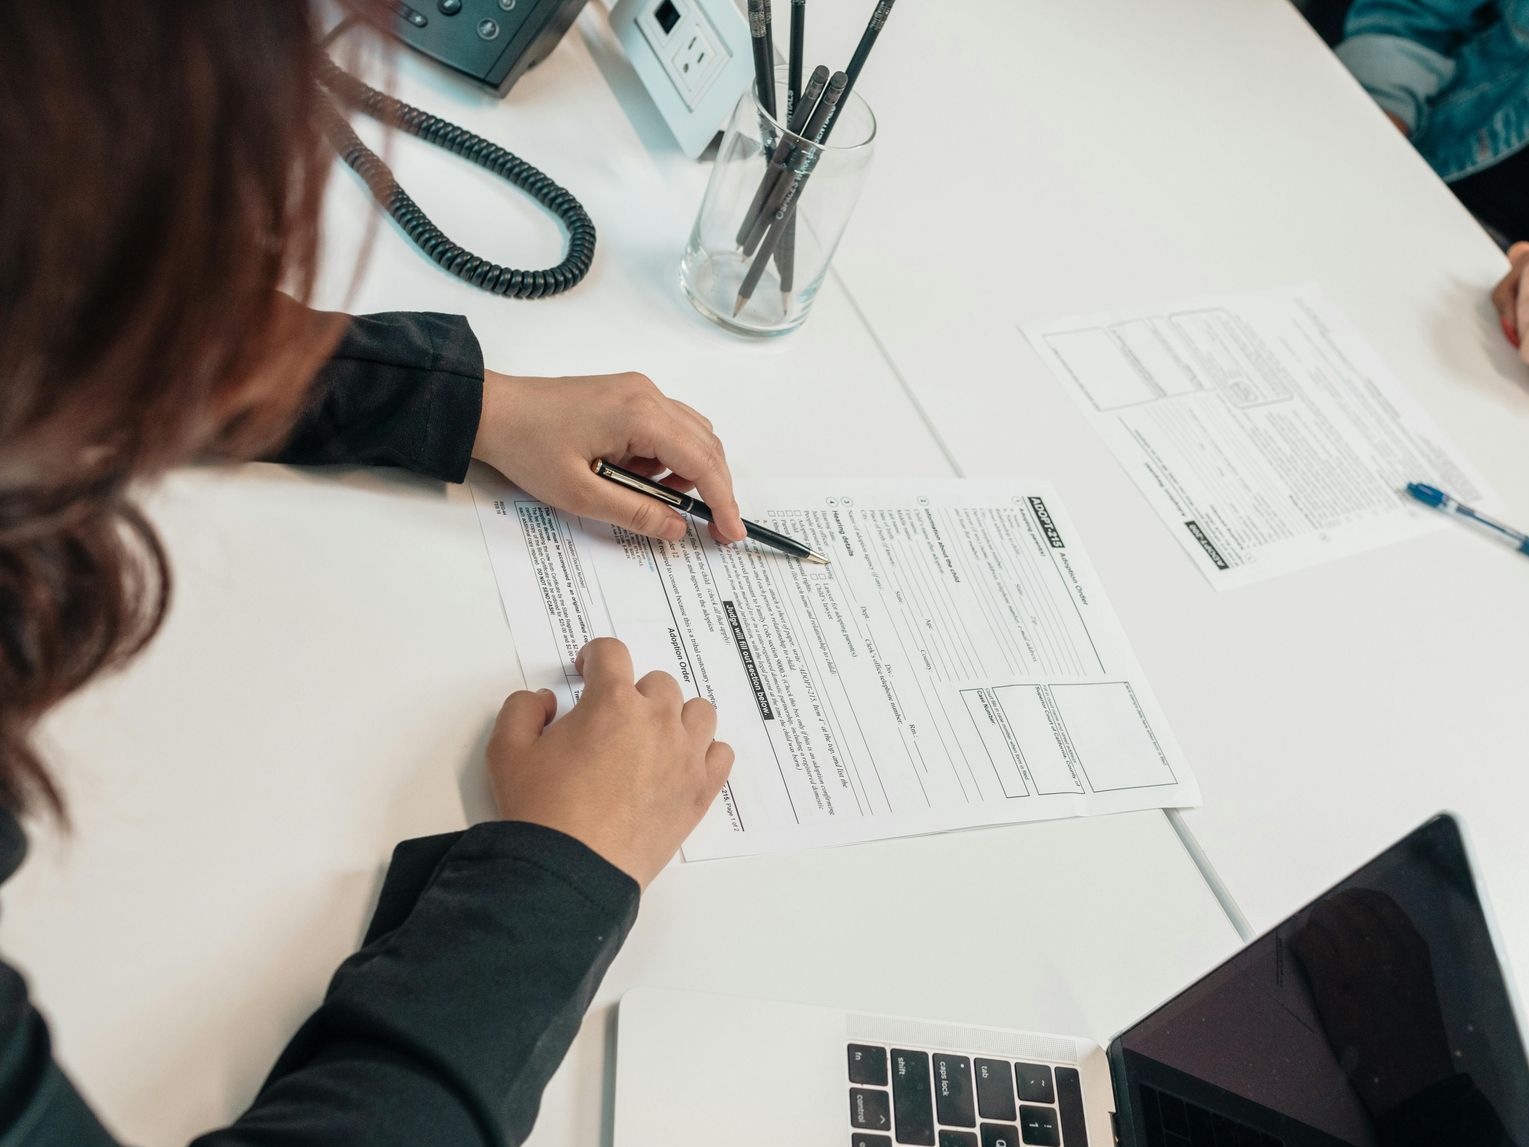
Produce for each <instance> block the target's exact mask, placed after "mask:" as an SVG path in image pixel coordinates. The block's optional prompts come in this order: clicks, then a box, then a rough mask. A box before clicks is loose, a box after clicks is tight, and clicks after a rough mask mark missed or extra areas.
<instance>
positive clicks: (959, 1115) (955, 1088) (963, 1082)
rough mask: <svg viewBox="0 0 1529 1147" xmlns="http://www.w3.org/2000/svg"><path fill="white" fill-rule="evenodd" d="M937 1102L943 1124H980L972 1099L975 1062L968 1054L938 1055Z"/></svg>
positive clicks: (936, 1075)
mask: <svg viewBox="0 0 1529 1147" xmlns="http://www.w3.org/2000/svg"><path fill="white" fill-rule="evenodd" d="M934 1106H935V1110H936V1111H938V1112H939V1116H940V1124H941V1126H946V1127H975V1126H977V1109H976V1105H975V1104H974V1103H973V1102H972V1063H971V1060H969V1059H967V1058H966V1057H965V1056H964V1055H936V1056H935V1057H934Z"/></svg>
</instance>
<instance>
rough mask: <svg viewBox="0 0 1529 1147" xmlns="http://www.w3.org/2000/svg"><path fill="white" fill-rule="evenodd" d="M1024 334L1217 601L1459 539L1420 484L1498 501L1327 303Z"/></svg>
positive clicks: (1264, 300) (1283, 295) (1300, 294)
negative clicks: (1389, 551) (1236, 589)
mask: <svg viewBox="0 0 1529 1147" xmlns="http://www.w3.org/2000/svg"><path fill="white" fill-rule="evenodd" d="M1024 329H1025V333H1026V334H1027V335H1028V336H1029V338H1030V341H1031V343H1032V344H1033V345H1034V346H1035V348H1036V350H1037V351H1038V352H1039V353H1040V355H1041V357H1042V358H1043V359H1044V360H1045V361H1046V364H1047V365H1048V366H1049V367H1050V368H1051V371H1052V373H1053V374H1054V375H1055V376H1056V377H1057V378H1058V379H1059V380H1060V381H1061V382H1062V384H1063V386H1065V387H1066V388H1067V390H1068V391H1069V392H1071V394H1072V395H1073V397H1074V398H1075V399H1076V400H1077V402H1078V403H1079V405H1080V406H1081V407H1082V408H1083V411H1084V413H1085V415H1086V416H1087V417H1088V419H1089V421H1091V422H1092V423H1093V424H1094V425H1095V426H1096V427H1097V428H1098V430H1099V432H1100V433H1101V434H1102V435H1103V436H1104V438H1105V441H1106V442H1108V443H1109V446H1110V449H1111V451H1113V452H1114V454H1115V457H1116V459H1117V460H1118V461H1119V462H1120V464H1121V465H1122V466H1124V467H1125V469H1126V471H1127V472H1128V473H1129V474H1130V475H1131V477H1132V478H1133V479H1135V481H1136V484H1137V486H1138V487H1140V489H1141V491H1142V493H1143V494H1145V495H1146V497H1147V500H1148V501H1149V502H1151V503H1152V506H1153V508H1154V509H1155V510H1156V511H1157V513H1158V515H1159V516H1160V517H1161V518H1162V519H1163V521H1164V522H1166V523H1167V524H1168V526H1169V528H1170V529H1171V530H1172V531H1173V533H1174V536H1175V537H1177V538H1178V539H1179V543H1180V544H1181V545H1182V546H1183V547H1184V549H1185V551H1186V552H1188V554H1189V555H1190V557H1191V558H1192V559H1193V560H1194V562H1195V564H1196V565H1197V566H1198V567H1199V568H1200V570H1201V572H1202V573H1204V574H1205V576H1206V577H1207V578H1209V579H1210V581H1211V583H1212V584H1213V585H1216V586H1217V587H1219V588H1223V589H1225V588H1230V587H1233V586H1238V585H1245V584H1247V583H1249V582H1255V581H1261V580H1262V579H1264V578H1268V577H1273V576H1275V575H1277V574H1282V573H1289V572H1291V571H1293V570H1297V569H1301V568H1304V567H1306V566H1311V565H1316V564H1317V563H1319V562H1323V561H1328V560H1330V559H1332V558H1337V557H1342V556H1344V555H1347V554H1352V553H1357V552H1359V551H1361V550H1365V549H1370V548H1372V547H1374V546H1378V545H1383V544H1385V543H1387V542H1394V541H1401V540H1402V539H1404V538H1412V537H1417V536H1418V535H1420V534H1426V533H1429V532H1431V531H1433V530H1438V529H1446V528H1448V527H1447V526H1446V525H1445V524H1444V522H1443V515H1441V514H1437V513H1435V512H1433V511H1432V510H1425V509H1423V508H1421V507H1419V506H1418V505H1417V504H1416V503H1415V502H1413V501H1412V500H1411V499H1409V498H1408V497H1407V496H1406V494H1405V493H1404V490H1405V488H1406V485H1407V483H1408V482H1427V483H1430V484H1432V485H1436V486H1438V487H1439V488H1441V489H1444V490H1448V491H1449V492H1450V493H1451V494H1452V495H1454V496H1455V497H1456V498H1459V499H1460V500H1461V501H1463V502H1467V503H1472V504H1475V505H1478V506H1482V507H1484V508H1489V507H1490V505H1491V503H1492V501H1493V499H1492V498H1491V497H1490V495H1488V494H1487V493H1486V491H1485V489H1484V487H1483V485H1482V483H1481V482H1480V480H1479V479H1477V477H1476V476H1475V475H1474V473H1472V471H1471V470H1470V467H1469V466H1468V464H1467V463H1466V462H1465V460H1464V459H1463V458H1462V456H1461V455H1460V453H1459V452H1458V451H1457V450H1454V449H1453V448H1451V447H1450V446H1449V445H1447V444H1446V443H1445V442H1444V440H1443V438H1442V436H1441V435H1440V434H1439V432H1438V430H1437V429H1436V428H1435V427H1434V425H1433V423H1432V422H1431V421H1430V420H1429V418H1428V416H1427V415H1426V414H1425V413H1424V411H1423V409H1422V407H1420V406H1419V405H1418V403H1417V402H1416V401H1415V400H1414V399H1413V398H1412V396H1411V395H1410V394H1408V393H1407V391H1406V389H1405V388H1404V387H1403V386H1402V385H1401V383H1400V381H1399V380H1398V379H1397V378H1396V376H1395V375H1394V374H1392V373H1391V371H1390V370H1389V369H1388V368H1387V367H1386V364H1385V363H1384V362H1383V361H1382V360H1381V358H1380V356H1379V355H1378V354H1376V353H1375V350H1374V348H1373V347H1371V346H1370V345H1369V343H1367V342H1366V341H1365V339H1364V336H1363V335H1361V334H1360V333H1359V331H1358V330H1357V329H1356V328H1355V327H1354V326H1353V325H1352V324H1351V323H1349V322H1348V321H1347V319H1345V318H1344V316H1343V315H1342V314H1341V313H1340V312H1339V311H1338V309H1337V308H1336V307H1335V306H1334V305H1333V303H1332V301H1331V300H1330V299H1328V298H1327V296H1326V295H1325V294H1323V292H1322V291H1321V290H1320V289H1318V288H1316V287H1312V286H1305V287H1286V288H1281V289H1278V290H1271V291H1255V292H1249V293H1245V294H1240V295H1223V296H1218V297H1215V298H1209V299H1201V300H1198V301H1196V302H1190V303H1182V304H1180V305H1178V306H1173V307H1151V308H1146V309H1142V310H1136V311H1131V312H1127V313H1122V314H1110V315H1097V316H1092V317H1089V318H1072V319H1063V320H1061V321H1058V322H1053V323H1043V324H1039V325H1035V326H1027V327H1025V328H1024Z"/></svg>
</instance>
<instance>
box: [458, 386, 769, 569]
mask: <svg viewBox="0 0 1529 1147" xmlns="http://www.w3.org/2000/svg"><path fill="white" fill-rule="evenodd" d="M473 457H474V458H477V459H480V460H481V461H484V462H487V463H488V464H489V465H490V466H492V467H494V469H496V470H498V471H499V472H500V473H501V474H503V475H504V476H505V477H506V478H508V479H510V481H512V482H514V483H515V484H516V485H517V486H519V487H520V488H521V489H523V490H525V491H526V493H528V494H531V495H533V496H534V497H536V498H538V499H540V500H541V501H543V502H546V503H547V504H548V505H549V506H556V507H558V508H559V509H562V510H567V511H568V512H569V513H573V514H578V515H579V516H580V517H586V518H599V519H601V520H602V521H606V522H613V523H615V524H616V525H618V526H625V527H626V528H627V529H629V530H633V531H635V532H636V533H639V534H643V535H646V536H647V537H650V538H662V539H664V540H666V541H677V540H678V539H680V538H682V537H684V535H685V530H686V521H685V519H684V518H683V517H681V516H680V515H679V514H678V513H676V512H675V511H674V510H672V509H670V508H669V507H668V506H665V505H664V504H663V503H662V502H660V501H658V500H657V499H656V498H649V497H646V496H644V495H642V494H638V493H636V492H634V491H632V490H628V489H626V488H625V487H622V486H618V485H617V484H616V483H614V482H611V481H608V480H606V479H604V478H597V477H596V476H595V475H594V473H593V472H592V471H591V470H590V468H589V467H590V463H592V462H593V461H594V460H595V459H596V458H604V459H605V460H606V461H607V462H611V463H613V464H615V465H617V466H623V467H625V468H626V469H628V470H632V471H635V472H636V473H639V474H642V475H644V476H645V477H651V478H656V480H658V481H660V482H662V483H663V484H664V485H665V486H669V487H671V488H673V489H675V490H679V491H681V492H689V491H690V490H692V489H694V490H697V491H698V492H699V494H700V496H701V500H702V501H703V502H705V503H706V504H707V505H708V506H710V507H711V509H712V511H713V513H715V514H716V517H717V520H716V521H715V522H714V523H712V524H711V527H710V528H711V536H712V537H713V538H714V539H716V540H717V541H718V542H736V541H741V540H742V539H743V537H744V530H743V519H742V518H741V517H739V516H738V503H737V500H736V499H735V498H734V497H733V476H732V473H731V472H730V471H729V470H728V468H727V457H726V455H725V453H724V452H723V449H722V443H721V441H720V440H719V439H718V438H717V436H716V434H714V433H713V432H712V428H711V423H710V422H709V421H708V420H707V419H706V418H704V417H703V416H702V415H700V414H698V413H697V412H696V411H694V410H692V409H691V408H690V407H688V406H686V405H685V404H684V403H683V402H677V401H676V400H674V399H672V398H668V397H666V396H665V395H664V394H663V392H661V391H660V390H659V389H658V387H656V386H654V385H653V383H652V382H650V381H649V380H648V379H647V378H645V377H644V376H642V375H640V374H610V375H597V376H593V377H585V378H516V377H512V376H510V375H505V374H498V373H496V372H495V371H486V372H485V378H484V381H483V414H482V417H481V419H480V421H479V423H478V437H477V439H476V440H475V441H474V442H473ZM666 471H667V472H668V477H664V478H659V477H658V475H661V474H664V473H665V472H666Z"/></svg>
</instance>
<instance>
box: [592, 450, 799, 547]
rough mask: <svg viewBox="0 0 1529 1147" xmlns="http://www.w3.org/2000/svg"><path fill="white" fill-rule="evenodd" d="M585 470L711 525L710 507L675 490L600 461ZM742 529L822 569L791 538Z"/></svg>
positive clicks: (754, 526)
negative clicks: (702, 519) (589, 470)
mask: <svg viewBox="0 0 1529 1147" xmlns="http://www.w3.org/2000/svg"><path fill="white" fill-rule="evenodd" d="M589 468H590V469H591V470H593V471H594V472H595V473H596V474H598V475H599V476H600V477H601V478H606V479H608V480H610V481H612V482H615V483H616V484H617V485H620V486H625V487H626V488H627V489H628V490H635V491H637V493H639V494H646V495H648V497H650V498H657V499H658V500H659V501H660V502H666V503H668V504H669V505H671V506H673V507H674V508H675V509H676V510H679V511H680V512H681V513H685V514H693V515H695V516H696V517H697V518H704V519H705V520H706V521H708V522H715V521H716V520H717V519H716V516H715V515H713V514H712V512H711V507H710V506H708V505H707V504H706V503H705V502H703V501H701V500H700V499H699V498H692V497H691V496H690V495H689V494H681V493H680V492H679V491H678V490H671V489H669V487H668V486H663V485H660V484H659V483H657V482H654V481H653V480H652V479H649V478H644V477H643V476H642V475H641V474H633V473H632V472H631V471H630V470H623V469H622V468H621V467H620V466H612V465H611V464H610V463H609V462H607V461H605V459H603V458H596V459H595V460H594V461H593V462H591V463H590V464H589ZM743 528H744V530H745V531H746V532H747V533H748V536H749V537H751V538H753V539H754V540H755V541H756V542H760V543H762V544H764V545H767V546H773V547H774V548H775V549H777V550H780V551H781V552H782V553H785V554H790V555H791V556H792V557H794V558H801V559H802V560H803V561H809V562H816V563H817V564H818V565H823V566H826V565H827V564H828V559H827V558H825V557H824V556H823V555H822V554H820V553H818V552H817V550H814V549H812V548H811V547H809V546H804V545H802V543H801V542H799V541H796V540H795V539H794V538H788V537H786V535H785V534H777V533H776V532H775V531H774V530H772V529H770V528H769V527H768V526H761V525H759V524H758V523H756V522H751V521H749V520H748V519H747V518H745V519H744V521H743Z"/></svg>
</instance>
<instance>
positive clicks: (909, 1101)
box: [892, 1047, 934, 1147]
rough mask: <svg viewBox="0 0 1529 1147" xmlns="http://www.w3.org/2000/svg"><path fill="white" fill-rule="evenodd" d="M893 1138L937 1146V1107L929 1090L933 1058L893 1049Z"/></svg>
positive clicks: (900, 1141) (918, 1146) (924, 1145)
mask: <svg viewBox="0 0 1529 1147" xmlns="http://www.w3.org/2000/svg"><path fill="white" fill-rule="evenodd" d="M892 1116H893V1136H894V1137H895V1138H896V1139H897V1141H898V1142H899V1143H911V1144H914V1145H915V1147H934V1104H933V1102H932V1100H931V1096H930V1087H929V1056H928V1055H927V1054H926V1053H924V1052H921V1051H903V1050H901V1049H900V1048H895V1047H894V1048H893V1049H892Z"/></svg>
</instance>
